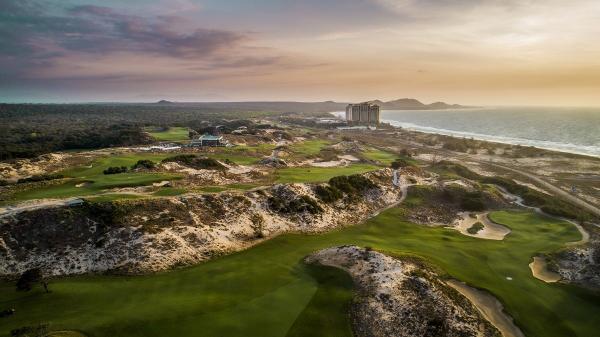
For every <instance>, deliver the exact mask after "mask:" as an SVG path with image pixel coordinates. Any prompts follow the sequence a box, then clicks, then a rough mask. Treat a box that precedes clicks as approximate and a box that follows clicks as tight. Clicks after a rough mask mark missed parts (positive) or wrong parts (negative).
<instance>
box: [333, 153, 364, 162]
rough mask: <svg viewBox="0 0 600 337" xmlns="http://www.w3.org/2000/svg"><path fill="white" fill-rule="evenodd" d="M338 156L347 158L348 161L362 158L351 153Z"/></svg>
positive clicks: (343, 158)
mask: <svg viewBox="0 0 600 337" xmlns="http://www.w3.org/2000/svg"><path fill="white" fill-rule="evenodd" d="M338 158H340V159H342V160H347V161H354V162H356V161H360V159H358V158H356V157H355V156H353V155H351V154H345V155H342V156H338Z"/></svg>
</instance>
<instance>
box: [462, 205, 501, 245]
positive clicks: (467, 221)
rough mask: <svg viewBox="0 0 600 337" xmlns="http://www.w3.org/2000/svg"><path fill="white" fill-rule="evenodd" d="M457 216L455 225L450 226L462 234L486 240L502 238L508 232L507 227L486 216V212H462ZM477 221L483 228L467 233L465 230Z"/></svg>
mask: <svg viewBox="0 0 600 337" xmlns="http://www.w3.org/2000/svg"><path fill="white" fill-rule="evenodd" d="M459 216H460V218H459V219H458V220H457V221H456V225H455V226H454V227H451V228H453V229H456V230H457V231H459V232H460V233H461V234H463V235H467V236H472V237H474V238H480V239H487V240H504V237H505V236H507V235H508V234H510V229H509V228H507V227H504V226H502V225H500V224H497V223H495V222H493V221H491V220H490V219H489V218H488V213H487V212H486V213H477V214H472V213H469V212H462V213H460V214H459ZM477 222H480V223H481V224H482V225H483V226H484V227H483V229H481V230H480V231H478V232H477V233H476V234H471V233H469V232H468V231H467V230H468V229H469V228H471V226H473V225H474V224H476V223H477Z"/></svg>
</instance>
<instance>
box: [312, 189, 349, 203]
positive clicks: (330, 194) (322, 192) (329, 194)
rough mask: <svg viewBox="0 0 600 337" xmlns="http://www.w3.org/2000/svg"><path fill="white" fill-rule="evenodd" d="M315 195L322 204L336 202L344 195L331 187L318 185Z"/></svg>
mask: <svg viewBox="0 0 600 337" xmlns="http://www.w3.org/2000/svg"><path fill="white" fill-rule="evenodd" d="M315 193H316V194H317V196H318V197H319V199H321V200H322V201H324V202H327V203H332V202H334V201H336V200H339V199H341V198H342V197H343V196H344V194H343V193H342V191H340V190H339V189H337V188H336V187H333V186H324V185H319V186H317V187H316V188H315Z"/></svg>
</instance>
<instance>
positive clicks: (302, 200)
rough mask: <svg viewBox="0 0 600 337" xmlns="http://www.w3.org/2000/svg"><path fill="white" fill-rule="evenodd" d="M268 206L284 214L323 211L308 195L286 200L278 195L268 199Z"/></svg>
mask: <svg viewBox="0 0 600 337" xmlns="http://www.w3.org/2000/svg"><path fill="white" fill-rule="evenodd" d="M268 203H269V208H270V209H272V210H274V211H276V212H279V213H284V214H293V213H303V212H308V213H311V214H318V213H321V212H323V208H321V206H319V204H318V203H317V201H316V200H315V199H313V198H311V197H309V196H308V195H302V196H300V197H299V198H297V199H294V200H291V201H286V200H284V199H282V198H280V197H278V196H272V197H270V198H269V199H268Z"/></svg>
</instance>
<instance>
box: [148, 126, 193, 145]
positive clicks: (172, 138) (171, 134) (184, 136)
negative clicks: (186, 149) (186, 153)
mask: <svg viewBox="0 0 600 337" xmlns="http://www.w3.org/2000/svg"><path fill="white" fill-rule="evenodd" d="M153 130H156V129H153V128H146V131H147V132H148V133H149V134H150V135H151V136H152V137H154V138H155V139H156V140H159V141H163V142H180V141H186V140H189V130H188V128H182V127H171V128H169V129H168V130H166V131H153Z"/></svg>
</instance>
